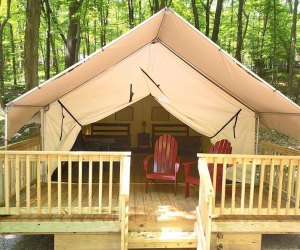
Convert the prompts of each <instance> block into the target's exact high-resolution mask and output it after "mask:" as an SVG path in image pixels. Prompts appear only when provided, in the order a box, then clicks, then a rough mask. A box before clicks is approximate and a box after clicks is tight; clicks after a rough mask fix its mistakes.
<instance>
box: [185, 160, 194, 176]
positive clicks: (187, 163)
mask: <svg viewBox="0 0 300 250" xmlns="http://www.w3.org/2000/svg"><path fill="white" fill-rule="evenodd" d="M197 163H198V161H190V162H183V163H182V165H183V167H184V173H185V177H188V176H190V167H191V165H194V164H197Z"/></svg>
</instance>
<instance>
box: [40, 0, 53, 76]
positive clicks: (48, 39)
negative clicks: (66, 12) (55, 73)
mask: <svg viewBox="0 0 300 250" xmlns="http://www.w3.org/2000/svg"><path fill="white" fill-rule="evenodd" d="M44 5H45V6H44ZM42 11H43V13H44V16H45V19H46V23H47V31H46V60H45V79H46V80H47V79H49V78H50V53H51V35H52V34H51V8H50V4H49V0H43V5H42Z"/></svg>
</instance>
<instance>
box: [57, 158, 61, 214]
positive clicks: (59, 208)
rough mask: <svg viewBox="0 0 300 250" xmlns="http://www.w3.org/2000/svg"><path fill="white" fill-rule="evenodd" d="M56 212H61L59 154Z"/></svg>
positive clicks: (59, 160) (59, 161) (58, 161)
mask: <svg viewBox="0 0 300 250" xmlns="http://www.w3.org/2000/svg"><path fill="white" fill-rule="evenodd" d="M57 192H58V196H57V210H58V211H57V212H58V213H59V214H61V156H60V155H58V156H57Z"/></svg>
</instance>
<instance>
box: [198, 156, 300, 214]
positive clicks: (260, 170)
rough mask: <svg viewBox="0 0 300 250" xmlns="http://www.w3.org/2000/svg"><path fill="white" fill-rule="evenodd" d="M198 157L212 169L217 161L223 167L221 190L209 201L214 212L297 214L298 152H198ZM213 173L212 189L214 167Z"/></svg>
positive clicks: (214, 186)
mask: <svg viewBox="0 0 300 250" xmlns="http://www.w3.org/2000/svg"><path fill="white" fill-rule="evenodd" d="M198 157H199V158H200V159H203V160H205V161H206V163H207V164H206V167H207V166H209V167H213V168H214V169H216V168H217V166H218V167H219V166H220V165H221V166H222V169H223V176H222V180H223V181H222V190H221V191H220V192H219V193H216V194H215V197H214V201H213V208H212V209H213V215H214V216H218V215H226V214H230V215H244V214H248V215H299V214H300V209H299V193H300V173H299V171H298V169H299V165H300V156H281V155H272V156H270V155H269V156H268V155H219V154H198ZM213 173H214V176H213V177H212V179H213V181H212V185H213V188H214V191H216V181H217V178H216V177H215V173H216V171H214V172H213ZM205 176H206V178H208V177H207V175H205ZM209 179H210V181H211V178H210V176H209ZM226 179H230V180H231V181H230V182H231V184H228V182H229V181H228V180H227V185H225V184H226ZM266 180H267V181H266ZM200 189H201V186H200ZM293 196H294V197H295V199H294V200H293V199H292V197H293Z"/></svg>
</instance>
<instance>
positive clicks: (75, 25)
mask: <svg viewBox="0 0 300 250" xmlns="http://www.w3.org/2000/svg"><path fill="white" fill-rule="evenodd" d="M82 3H83V0H72V1H71V2H70V5H69V25H68V35H67V48H66V57H65V68H68V67H70V66H72V65H73V64H74V63H75V62H77V60H78V57H77V54H76V51H77V48H78V43H79V42H80V41H79V39H80V34H79V31H80V16H79V11H80V8H81V5H82Z"/></svg>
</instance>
